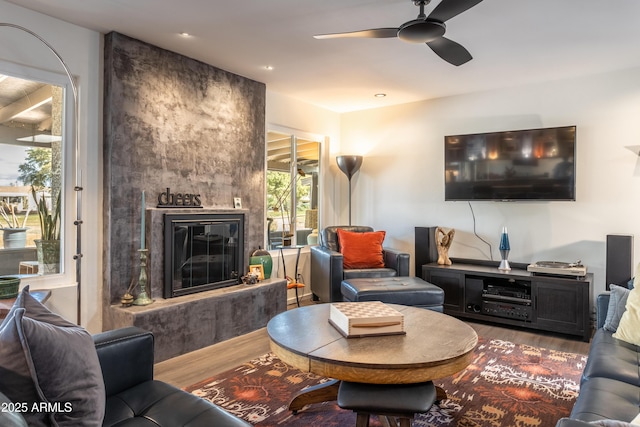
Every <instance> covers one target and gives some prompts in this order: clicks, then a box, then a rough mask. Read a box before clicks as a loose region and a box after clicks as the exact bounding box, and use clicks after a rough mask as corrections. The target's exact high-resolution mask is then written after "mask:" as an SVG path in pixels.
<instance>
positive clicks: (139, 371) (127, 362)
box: [93, 326, 153, 397]
mask: <svg viewBox="0 0 640 427" xmlns="http://www.w3.org/2000/svg"><path fill="white" fill-rule="evenodd" d="M93 342H94V344H95V346H96V351H97V353H98V359H99V360H100V367H101V368H102V376H103V378H104V385H105V389H106V394H107V397H109V396H113V395H114V394H117V393H120V392H122V391H124V390H126V389H129V388H131V387H133V386H135V385H137V384H140V383H143V382H145V381H151V380H153V334H151V332H148V331H145V330H144V329H140V328H137V327H135V326H130V327H126V328H121V329H115V330H112V331H106V332H101V333H98V334H95V335H94V336H93Z"/></svg>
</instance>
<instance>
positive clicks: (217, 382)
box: [186, 339, 587, 427]
mask: <svg viewBox="0 0 640 427" xmlns="http://www.w3.org/2000/svg"><path fill="white" fill-rule="evenodd" d="M586 358H587V356H586V355H580V354H574V353H564V352H558V351H554V350H548V349H544V348H538V347H531V346H527V345H518V344H513V343H511V342H508V341H501V340H491V341H484V340H482V339H480V341H479V344H478V347H477V348H476V352H475V359H474V361H473V362H472V363H471V364H470V365H469V366H468V367H467V369H465V370H464V371H461V372H459V373H458V374H456V375H455V376H452V377H449V378H445V379H443V380H438V381H435V383H436V385H439V386H440V387H442V388H443V389H444V390H445V391H446V392H447V399H446V400H443V401H442V402H440V404H436V405H434V406H433V407H432V408H431V411H429V413H425V414H419V415H417V416H416V419H415V420H414V422H413V425H414V426H420V427H422V426H424V427H436V426H459V427H501V426H514V427H549V426H554V425H555V424H556V421H557V420H558V419H559V418H561V417H564V416H567V415H569V413H570V412H571V408H572V407H573V404H574V402H575V399H576V396H577V394H578V385H579V380H580V374H581V373H582V369H583V367H584V363H585V362H586ZM326 381H328V380H327V379H326V378H322V377H318V376H317V375H314V374H310V373H305V372H301V371H299V370H297V369H295V368H292V367H290V366H288V365H286V364H284V363H283V362H282V361H281V360H280V359H278V358H277V357H276V356H275V355H274V354H272V353H267V354H265V355H263V356H261V357H259V358H257V359H254V360H252V361H250V362H247V363H245V364H243V365H241V366H238V367H237V368H235V369H232V370H229V371H227V372H224V373H222V374H220V375H217V376H215V377H213V378H210V379H208V380H205V381H202V382H200V383H198V384H194V385H192V386H190V387H187V388H186V390H187V391H189V392H192V393H194V394H196V395H198V396H201V397H203V398H205V399H208V400H210V401H211V402H213V403H215V404H216V405H219V406H222V407H223V408H225V409H226V410H227V411H229V412H231V413H233V414H235V415H237V416H238V417H241V418H243V419H245V420H247V421H249V422H250V423H252V424H254V425H256V426H260V427H267V426H300V427H302V426H305V427H308V426H344V427H352V426H354V425H355V414H354V413H353V412H351V411H348V410H343V409H340V408H339V407H338V406H337V405H336V403H335V402H327V403H322V404H314V405H309V406H308V407H306V408H305V409H303V410H302V411H300V412H299V413H298V414H297V415H292V414H291V412H290V411H289V410H287V405H288V403H289V400H290V399H291V397H292V396H293V395H294V394H295V393H296V392H298V391H299V390H301V389H303V388H306V387H309V386H312V385H316V384H319V383H323V382H326ZM380 425H381V424H380V423H379V421H378V420H377V418H376V417H371V426H380Z"/></svg>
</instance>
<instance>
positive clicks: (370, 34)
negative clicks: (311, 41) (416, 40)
mask: <svg viewBox="0 0 640 427" xmlns="http://www.w3.org/2000/svg"><path fill="white" fill-rule="evenodd" d="M397 36H398V29H397V28H373V29H371V30H362V31H351V32H348V33H333V34H318V35H315V36H313V38H315V39H338V38H345V37H358V38H371V39H386V38H390V37H397Z"/></svg>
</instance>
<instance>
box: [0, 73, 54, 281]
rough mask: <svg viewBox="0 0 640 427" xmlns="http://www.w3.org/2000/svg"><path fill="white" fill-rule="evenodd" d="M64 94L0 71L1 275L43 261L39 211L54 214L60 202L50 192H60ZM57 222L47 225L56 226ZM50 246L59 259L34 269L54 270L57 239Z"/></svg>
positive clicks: (34, 265) (14, 272)
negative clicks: (41, 256) (40, 253)
mask: <svg viewBox="0 0 640 427" xmlns="http://www.w3.org/2000/svg"><path fill="white" fill-rule="evenodd" d="M63 93H64V91H63V89H62V88H61V87H58V86H54V85H50V84H46V83H42V82H38V81H32V80H25V79H21V78H17V77H11V76H7V75H1V74H0V229H1V231H0V233H1V235H2V245H0V251H3V250H4V251H6V252H5V253H4V254H3V255H2V259H1V260H0V275H3V274H16V273H36V272H38V266H39V265H40V266H42V265H43V264H42V263H40V262H39V261H40V260H39V259H37V255H38V253H39V252H41V251H40V250H38V251H37V250H36V246H41V245H40V244H39V241H41V240H42V239H43V225H42V224H43V222H42V215H40V214H41V213H42V211H43V209H45V211H46V212H47V213H50V214H53V215H52V217H51V219H53V218H54V216H55V213H58V212H60V208H61V204H62V202H61V201H60V200H61V199H60V198H59V197H55V198H54V200H52V197H51V194H52V193H54V192H55V193H56V194H58V195H60V196H62V192H61V186H62V176H63V173H62V160H61V159H62V136H61V135H62V109H63V108H62V107H63ZM34 191H35V192H34ZM34 194H35V195H36V198H37V199H38V200H35V198H34ZM56 221H57V223H56V224H52V225H56V226H57V227H59V223H60V221H59V218H57V219H56ZM58 229H59V228H58ZM56 236H57V234H56ZM50 246H51V247H52V249H51V250H52V251H54V252H57V256H58V258H57V259H54V260H53V261H50V262H49V263H50V265H48V266H46V271H45V272H38V274H51V273H57V272H59V264H60V262H59V253H60V238H59V237H58V238H57V241H56V243H52V244H51V245H50ZM25 267H28V269H27V271H24V268H25ZM41 270H42V268H41Z"/></svg>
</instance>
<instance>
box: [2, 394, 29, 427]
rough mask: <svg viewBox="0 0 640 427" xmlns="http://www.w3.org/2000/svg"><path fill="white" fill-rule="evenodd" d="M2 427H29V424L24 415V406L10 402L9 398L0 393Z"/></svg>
mask: <svg viewBox="0 0 640 427" xmlns="http://www.w3.org/2000/svg"><path fill="white" fill-rule="evenodd" d="M0 405H2V410H0V426H2V427H27V422H26V421H25V420H24V418H23V417H22V415H21V414H20V413H21V412H22V405H20V404H15V403H14V402H12V401H10V400H9V398H8V397H7V396H5V395H4V394H2V393H0Z"/></svg>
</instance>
